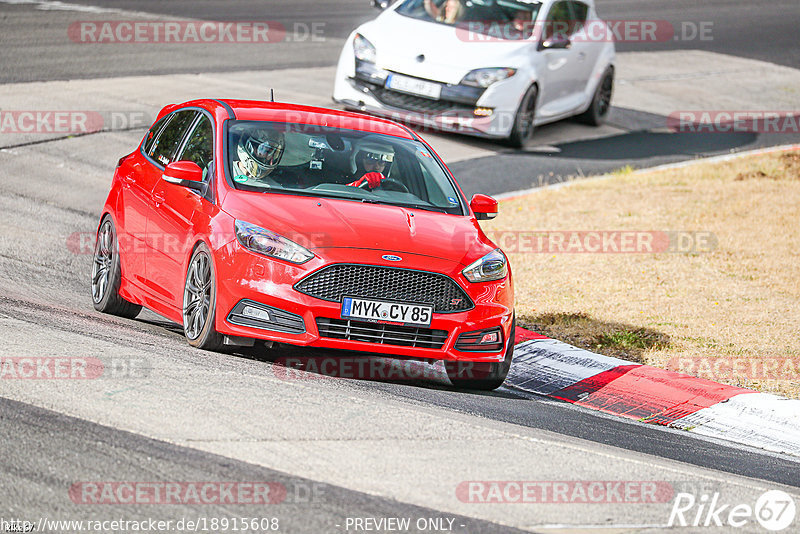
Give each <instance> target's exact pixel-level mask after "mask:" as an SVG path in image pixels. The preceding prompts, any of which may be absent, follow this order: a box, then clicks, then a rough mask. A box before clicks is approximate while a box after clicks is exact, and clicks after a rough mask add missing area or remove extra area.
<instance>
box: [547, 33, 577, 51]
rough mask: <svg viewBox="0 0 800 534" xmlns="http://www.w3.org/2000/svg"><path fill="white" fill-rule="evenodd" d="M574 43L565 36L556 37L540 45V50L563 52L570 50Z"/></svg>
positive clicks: (549, 38)
mask: <svg viewBox="0 0 800 534" xmlns="http://www.w3.org/2000/svg"><path fill="white" fill-rule="evenodd" d="M571 45H572V41H570V40H569V37H567V36H565V35H554V36H552V37H548V38H547V39H545V40H543V41H542V42H541V43H539V50H561V49H565V48H569V47H570V46H571Z"/></svg>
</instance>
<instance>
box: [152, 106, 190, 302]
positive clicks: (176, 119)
mask: <svg viewBox="0 0 800 534" xmlns="http://www.w3.org/2000/svg"><path fill="white" fill-rule="evenodd" d="M196 117H197V111H195V110H183V111H176V112H175V113H173V114H172V115H171V116H170V119H169V122H167V123H166V125H165V126H164V128H163V129H162V130H161V133H160V134H159V135H158V137H157V138H156V140H155V142H154V143H153V146H152V148H151V149H150V151H149V152H148V153H147V156H148V157H147V159H148V161H147V162H145V163H143V164H142V166H143V170H142V173H143V174H145V175H147V178H146V181H147V182H148V183H150V184H151V186H150V190H149V191H148V192H147V196H146V204H145V205H144V207H143V208H144V209H143V219H144V232H143V233H142V235H143V236H144V246H143V247H142V250H143V254H138V255H139V256H142V258H143V261H144V277H145V280H144V284H145V289H146V290H147V292H148V293H150V294H151V296H154V297H156V298H158V300H164V298H165V296H166V294H165V291H164V288H162V287H160V286H159V284H158V283H157V282H156V281H155V280H156V279H157V278H158V273H157V272H155V271H154V270H153V269H152V266H151V263H150V262H151V258H152V247H153V243H154V241H155V240H156V239H161V238H162V237H163V236H159V235H155V236H154V235H153V233H152V232H153V226H152V222H151V219H152V217H153V192H154V189H155V187H156V185H157V184H158V183H159V182H160V181H161V175H162V174H163V172H164V167H166V165H168V164H169V163H171V162H172V161H173V160H174V156H175V153H176V152H177V151H178V148H179V147H180V145H181V142H182V141H183V139H184V136H185V135H186V131H187V130H188V128H189V127H190V126H191V125H192V123H193V122H194V120H195V118H196Z"/></svg>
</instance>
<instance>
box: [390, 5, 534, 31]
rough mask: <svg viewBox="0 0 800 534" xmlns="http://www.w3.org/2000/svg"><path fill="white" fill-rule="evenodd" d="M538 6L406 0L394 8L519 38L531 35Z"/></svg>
mask: <svg viewBox="0 0 800 534" xmlns="http://www.w3.org/2000/svg"><path fill="white" fill-rule="evenodd" d="M541 7H542V5H541V3H539V2H534V1H532V0H408V1H407V2H403V3H402V4H401V5H400V6H398V7H397V10H396V12H397V13H399V14H400V15H405V16H408V17H412V18H415V19H420V20H426V21H430V22H438V23H440V24H446V25H449V26H453V27H455V28H457V29H458V30H464V31H469V32H475V33H481V34H485V35H494V36H497V37H501V38H503V39H508V40H521V39H528V38H530V37H531V35H533V29H534V22H535V21H536V17H537V15H538V14H539V9H540V8H541Z"/></svg>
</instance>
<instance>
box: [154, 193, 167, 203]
mask: <svg viewBox="0 0 800 534" xmlns="http://www.w3.org/2000/svg"><path fill="white" fill-rule="evenodd" d="M164 200H166V197H165V196H164V193H162V192H161V191H159V192H158V193H153V204H155V205H156V207H158V206H160V205H161V204H162V203H163V202H164Z"/></svg>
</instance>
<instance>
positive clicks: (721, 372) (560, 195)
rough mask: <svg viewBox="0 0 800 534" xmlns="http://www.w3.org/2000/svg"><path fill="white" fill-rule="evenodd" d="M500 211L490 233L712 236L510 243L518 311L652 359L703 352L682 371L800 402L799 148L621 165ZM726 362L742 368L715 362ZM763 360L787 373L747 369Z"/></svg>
mask: <svg viewBox="0 0 800 534" xmlns="http://www.w3.org/2000/svg"><path fill="white" fill-rule="evenodd" d="M500 211H501V213H500V216H499V217H498V218H497V219H496V220H495V221H491V222H490V223H488V224H486V225H485V229H486V230H489V231H493V232H495V231H507V230H510V231H552V230H571V231H574V230H594V231H617V230H636V231H641V230H663V231H675V230H678V231H706V232H713V233H714V235H715V236H716V238H717V240H718V243H717V247H716V249H715V250H713V251H712V252H702V253H693V254H681V253H657V254H654V253H646V254H642V253H638V254H597V253H595V254H569V253H558V254H550V253H548V254H545V253H524V254H521V253H511V254H509V257H510V260H511V265H512V268H513V270H514V274H515V292H516V296H517V318H518V321H519V323H520V324H521V325H523V326H528V327H532V328H533V329H535V330H537V331H540V332H542V333H544V334H546V335H549V336H552V337H555V338H559V339H562V340H564V341H566V342H569V343H572V344H574V345H578V346H582V347H585V348H588V349H590V350H593V351H595V352H600V353H603V354H608V355H613V356H616V357H619V358H624V359H628V360H631V361H636V362H642V363H647V364H650V365H655V366H660V367H667V368H673V369H675V366H674V362H675V361H676V360H673V364H669V362H670V360H671V359H674V358H693V359H695V360H697V359H698V358H703V360H701V361H700V365H699V366H698V367H697V368H696V370H695V371H693V372H690V374H697V375H698V376H703V377H705V378H711V379H713V380H717V381H720V382H726V383H730V384H735V385H741V386H744V387H750V388H755V389H760V390H762V391H769V392H775V393H780V394H783V395H787V396H790V397H794V398H800V376H798V375H800V365H798V364H800V335H799V334H800V152H798V151H793V152H788V153H782V154H770V155H764V156H753V157H747V158H739V159H735V160H732V161H728V162H724V163H716V164H709V163H706V164H699V165H693V166H690V167H688V168H684V169H677V170H669V171H658V172H650V173H645V174H621V173H618V174H616V175H615V176H613V177H611V178H608V179H603V180H595V181H585V182H577V183H575V184H574V185H572V186H570V187H565V188H561V189H550V190H543V191H539V192H536V193H534V194H531V195H528V196H526V197H522V198H517V199H512V200H508V201H505V202H503V203H502V206H501V210H500ZM732 359H736V361H737V362H738V364H740V365H741V366H742V367H741V368H738V369H737V370H736V372H732V371H727V369H728V367H722V368H720V369H718V370H716V371H715V370H714V369H713V365H714V362H724V363H726V365H727V363H730V362H732V361H733V360H732ZM703 362H705V363H703ZM764 362H773V363H772V364H769V365H775V364H776V362H777V365H779V368H780V369H781V370H782V372H771V373H766V375H765V374H763V373H761V374H759V373H755V374H753V372H752V369H753V366H758V365H763V364H764ZM787 363H788V364H789V367H788V368H787V367H784V365H786V364H787ZM709 364H710V365H709ZM792 364H794V365H795V366H796V367H794V368H793V367H791V365H792ZM677 370H680V369H677ZM683 370H686V369H685V368H684V369H683ZM773 371H774V370H773Z"/></svg>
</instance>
